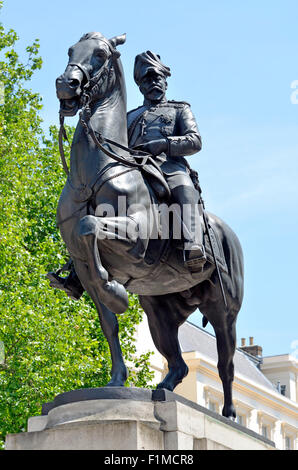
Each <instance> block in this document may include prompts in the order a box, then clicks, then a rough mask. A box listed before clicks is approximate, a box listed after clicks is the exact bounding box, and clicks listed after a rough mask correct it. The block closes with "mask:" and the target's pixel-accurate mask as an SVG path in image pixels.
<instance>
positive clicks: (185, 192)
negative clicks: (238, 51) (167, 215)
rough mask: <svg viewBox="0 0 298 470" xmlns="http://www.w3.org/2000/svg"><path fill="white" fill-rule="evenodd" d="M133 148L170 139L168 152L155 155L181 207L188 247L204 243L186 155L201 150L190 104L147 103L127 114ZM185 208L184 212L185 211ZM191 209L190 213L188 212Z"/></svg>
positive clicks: (172, 197) (173, 199)
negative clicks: (154, 141)
mask: <svg viewBox="0 0 298 470" xmlns="http://www.w3.org/2000/svg"><path fill="white" fill-rule="evenodd" d="M127 125H128V142H129V146H130V147H131V148H133V147H136V146H138V145H140V144H144V143H146V142H150V141H153V140H159V139H166V140H167V143H168V147H167V151H166V152H164V153H162V154H161V155H158V156H157V157H155V159H156V161H157V162H158V164H159V166H160V169H161V170H162V172H163V174H164V176H165V179H166V181H167V183H168V186H169V188H170V190H171V202H175V203H178V204H179V206H180V208H181V219H182V227H183V230H182V234H183V238H184V241H185V242H188V247H189V248H188V249H192V248H193V246H194V245H200V246H201V245H202V231H201V227H200V223H199V218H198V210H197V203H198V197H199V194H198V192H197V190H196V189H195V188H194V184H193V181H192V179H191V177H190V168H189V165H188V163H187V161H186V160H185V158H184V156H187V155H192V154H194V153H196V152H198V151H199V150H201V147H202V142H201V136H200V133H199V130H198V127H197V123H196V120H195V117H194V115H193V113H192V111H191V109H190V105H189V104H188V103H186V102H183V101H167V100H163V101H162V102H160V103H158V104H156V103H155V104H152V103H150V102H148V103H147V102H146V100H145V102H144V105H143V106H140V107H139V108H137V109H134V110H132V111H130V112H129V113H128V115H127ZM183 211H184V212H183ZM187 211H188V212H187Z"/></svg>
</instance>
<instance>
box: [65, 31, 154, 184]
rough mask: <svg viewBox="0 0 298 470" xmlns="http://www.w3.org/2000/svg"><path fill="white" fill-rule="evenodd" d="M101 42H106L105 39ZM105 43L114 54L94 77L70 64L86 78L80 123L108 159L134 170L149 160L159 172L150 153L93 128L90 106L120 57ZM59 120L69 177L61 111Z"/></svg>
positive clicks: (81, 68)
mask: <svg viewBox="0 0 298 470" xmlns="http://www.w3.org/2000/svg"><path fill="white" fill-rule="evenodd" d="M101 40H102V41H104V40H103V39H101ZM104 42H105V44H107V45H108V46H109V49H110V51H111V53H112V54H111V56H109V57H107V58H106V60H105V62H104V64H103V65H102V66H101V68H100V70H99V71H98V72H97V73H96V74H95V75H94V76H93V77H90V74H89V72H88V70H87V69H86V67H84V66H83V65H82V64H80V63H75V62H70V63H69V64H68V65H72V66H76V67H78V68H79V69H80V70H81V71H82V73H83V75H84V77H85V78H86V83H85V85H84V87H83V92H82V95H81V98H80V103H79V107H80V108H81V111H80V114H79V116H80V122H81V124H82V126H83V128H84V130H85V132H86V134H89V135H90V137H91V138H92V140H93V142H94V143H95V145H96V147H97V148H98V149H99V150H101V151H102V152H103V153H105V155H107V156H108V157H110V158H112V159H113V160H116V161H117V162H119V163H121V164H122V165H125V166H128V167H134V168H142V167H143V166H144V165H146V164H147V163H148V160H149V159H150V163H151V164H152V165H154V166H155V167H156V168H157V169H158V170H159V168H158V166H157V164H156V163H155V161H154V159H153V158H152V155H151V154H150V153H148V152H143V151H142V150H135V149H132V148H130V147H126V146H124V145H122V144H119V142H115V141H114V140H111V139H108V138H106V137H104V136H103V135H102V134H101V133H99V132H96V133H95V131H94V129H93V127H92V124H91V120H90V118H91V108H90V105H91V102H92V99H93V97H94V96H96V94H97V93H98V91H99V89H100V86H101V85H102V83H103V82H104V80H106V79H107V80H108V79H109V76H110V73H111V70H112V67H113V60H114V59H115V58H118V57H119V52H118V51H117V50H116V49H115V48H113V46H112V45H111V44H110V43H109V42H108V41H104ZM59 120H60V130H59V152H60V157H61V161H62V165H63V169H64V171H65V173H66V175H69V169H68V165H67V162H66V159H65V154H64V148H63V139H65V140H67V141H68V138H67V134H66V130H65V127H64V116H63V115H62V114H61V112H60V111H59ZM105 143H107V144H112V145H114V146H115V147H117V148H119V149H121V150H124V151H125V152H128V153H129V154H130V156H132V157H133V158H125V157H123V156H122V155H119V154H117V153H115V152H114V151H113V150H111V149H107V148H106V147H105V146H104V144H105ZM137 158H142V161H140V162H137V161H136V160H135V159H137Z"/></svg>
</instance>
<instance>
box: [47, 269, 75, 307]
mask: <svg viewBox="0 0 298 470" xmlns="http://www.w3.org/2000/svg"><path fill="white" fill-rule="evenodd" d="M63 271H70V273H69V275H68V276H67V277H62V276H59V274H60V273H61V272H63ZM47 277H48V278H49V280H50V286H51V287H54V288H55V289H60V290H63V291H64V292H66V294H67V295H68V297H70V298H71V299H73V300H79V299H80V297H81V296H82V295H83V292H84V288H83V286H82V284H81V281H80V279H79V278H78V276H77V273H76V272H75V269H74V265H73V262H72V260H70V261H69V262H68V263H67V264H66V265H65V266H63V268H61V269H58V271H56V272H50V273H48V274H47Z"/></svg>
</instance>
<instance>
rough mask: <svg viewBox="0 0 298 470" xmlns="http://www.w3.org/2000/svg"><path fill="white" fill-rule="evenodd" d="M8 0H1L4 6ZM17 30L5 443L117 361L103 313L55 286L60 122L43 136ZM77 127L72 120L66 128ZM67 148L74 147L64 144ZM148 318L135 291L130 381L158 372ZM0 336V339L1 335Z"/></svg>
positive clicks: (125, 334) (33, 50) (7, 146)
mask: <svg viewBox="0 0 298 470" xmlns="http://www.w3.org/2000/svg"><path fill="white" fill-rule="evenodd" d="M1 6H2V2H0V10H1ZM17 40H18V36H17V34H16V32H15V31H13V30H9V31H8V32H5V30H4V28H3V26H2V24H0V57H1V58H2V60H0V82H1V83H2V85H3V88H4V92H5V96H4V102H3V104H1V105H0V448H1V442H2V446H3V442H4V439H5V435H6V433H8V432H9V433H13V432H20V431H22V430H26V422H27V419H28V417H29V416H33V415H36V414H40V412H41V405H42V403H45V402H47V401H51V400H52V399H53V398H54V396H55V395H57V394H58V393H60V392H65V391H68V390H73V389H75V388H82V387H98V386H103V385H105V384H106V383H107V382H108V381H109V379H110V370H111V360H110V352H109V348H108V344H107V341H106V339H105V337H104V335H103V333H102V331H101V329H100V325H99V320H98V317H97V312H96V310H95V308H94V306H93V303H92V302H91V300H90V299H89V297H88V296H87V295H86V294H84V296H83V299H82V300H81V301H80V302H75V301H72V300H70V299H69V298H68V297H67V296H66V295H65V294H64V293H63V292H60V291H57V290H53V289H51V288H50V287H49V283H48V281H47V278H46V273H47V272H48V271H49V270H52V269H53V268H54V267H57V266H59V265H61V264H63V263H64V262H65V261H66V259H67V253H66V249H65V246H64V244H63V242H62V240H61V238H60V235H59V232H58V230H57V227H56V221H55V212H56V206H57V202H58V198H59V194H60V192H61V190H62V188H63V185H64V182H65V175H64V173H63V171H62V167H61V164H60V161H59V153H58V141H57V140H58V139H57V134H58V132H57V128H56V127H55V126H53V127H51V128H50V129H49V136H48V137H46V136H45V134H44V132H43V129H42V126H41V123H42V121H41V117H40V110H41V107H42V103H41V98H40V96H39V95H38V94H37V93H34V92H33V91H32V90H30V89H29V88H27V87H26V85H27V83H28V82H29V81H30V79H31V77H32V74H33V73H34V71H35V70H38V69H40V68H41V66H42V60H41V58H40V57H39V42H38V40H36V41H34V43H33V45H32V46H29V47H27V49H26V52H27V55H28V61H27V63H26V64H23V63H22V62H21V60H20V58H19V56H18V54H17V52H16V50H15V45H16V42H17ZM67 131H68V133H69V134H71V133H72V132H73V129H71V128H68V129H67ZM68 150H69V149H68ZM141 318H142V310H141V308H140V306H139V304H138V301H137V298H136V296H130V306H129V309H128V311H127V312H126V313H125V314H124V315H121V316H120V317H119V326H120V340H121V344H122V350H123V355H124V358H125V360H126V361H127V362H128V363H129V364H130V376H129V379H128V382H127V385H134V386H141V387H146V384H147V383H148V382H149V381H150V380H151V379H152V373H151V372H150V371H149V365H148V364H149V362H148V359H149V354H147V355H142V356H141V357H137V356H136V348H135V344H134V337H135V325H136V324H137V323H139V322H140V320H141ZM1 342H2V343H1Z"/></svg>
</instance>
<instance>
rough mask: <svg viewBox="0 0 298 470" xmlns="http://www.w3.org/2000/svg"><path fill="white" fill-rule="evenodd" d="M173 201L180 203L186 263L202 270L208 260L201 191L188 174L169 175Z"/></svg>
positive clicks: (191, 269) (192, 268) (190, 268)
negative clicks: (202, 217)
mask: <svg viewBox="0 0 298 470" xmlns="http://www.w3.org/2000/svg"><path fill="white" fill-rule="evenodd" d="M167 182H168V184H169V186H170V189H171V194H172V201H173V202H175V203H177V204H179V206H180V212H181V222H182V235H183V239H184V258H185V265H186V266H187V267H188V268H189V270H190V271H192V272H196V271H200V270H201V269H202V267H203V266H204V264H205V262H206V254H205V249H204V244H203V228H202V224H201V220H200V212H199V207H200V206H199V204H198V202H199V193H198V191H197V190H196V189H195V187H194V185H193V182H192V180H191V178H190V176H189V175H188V174H176V175H167Z"/></svg>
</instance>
